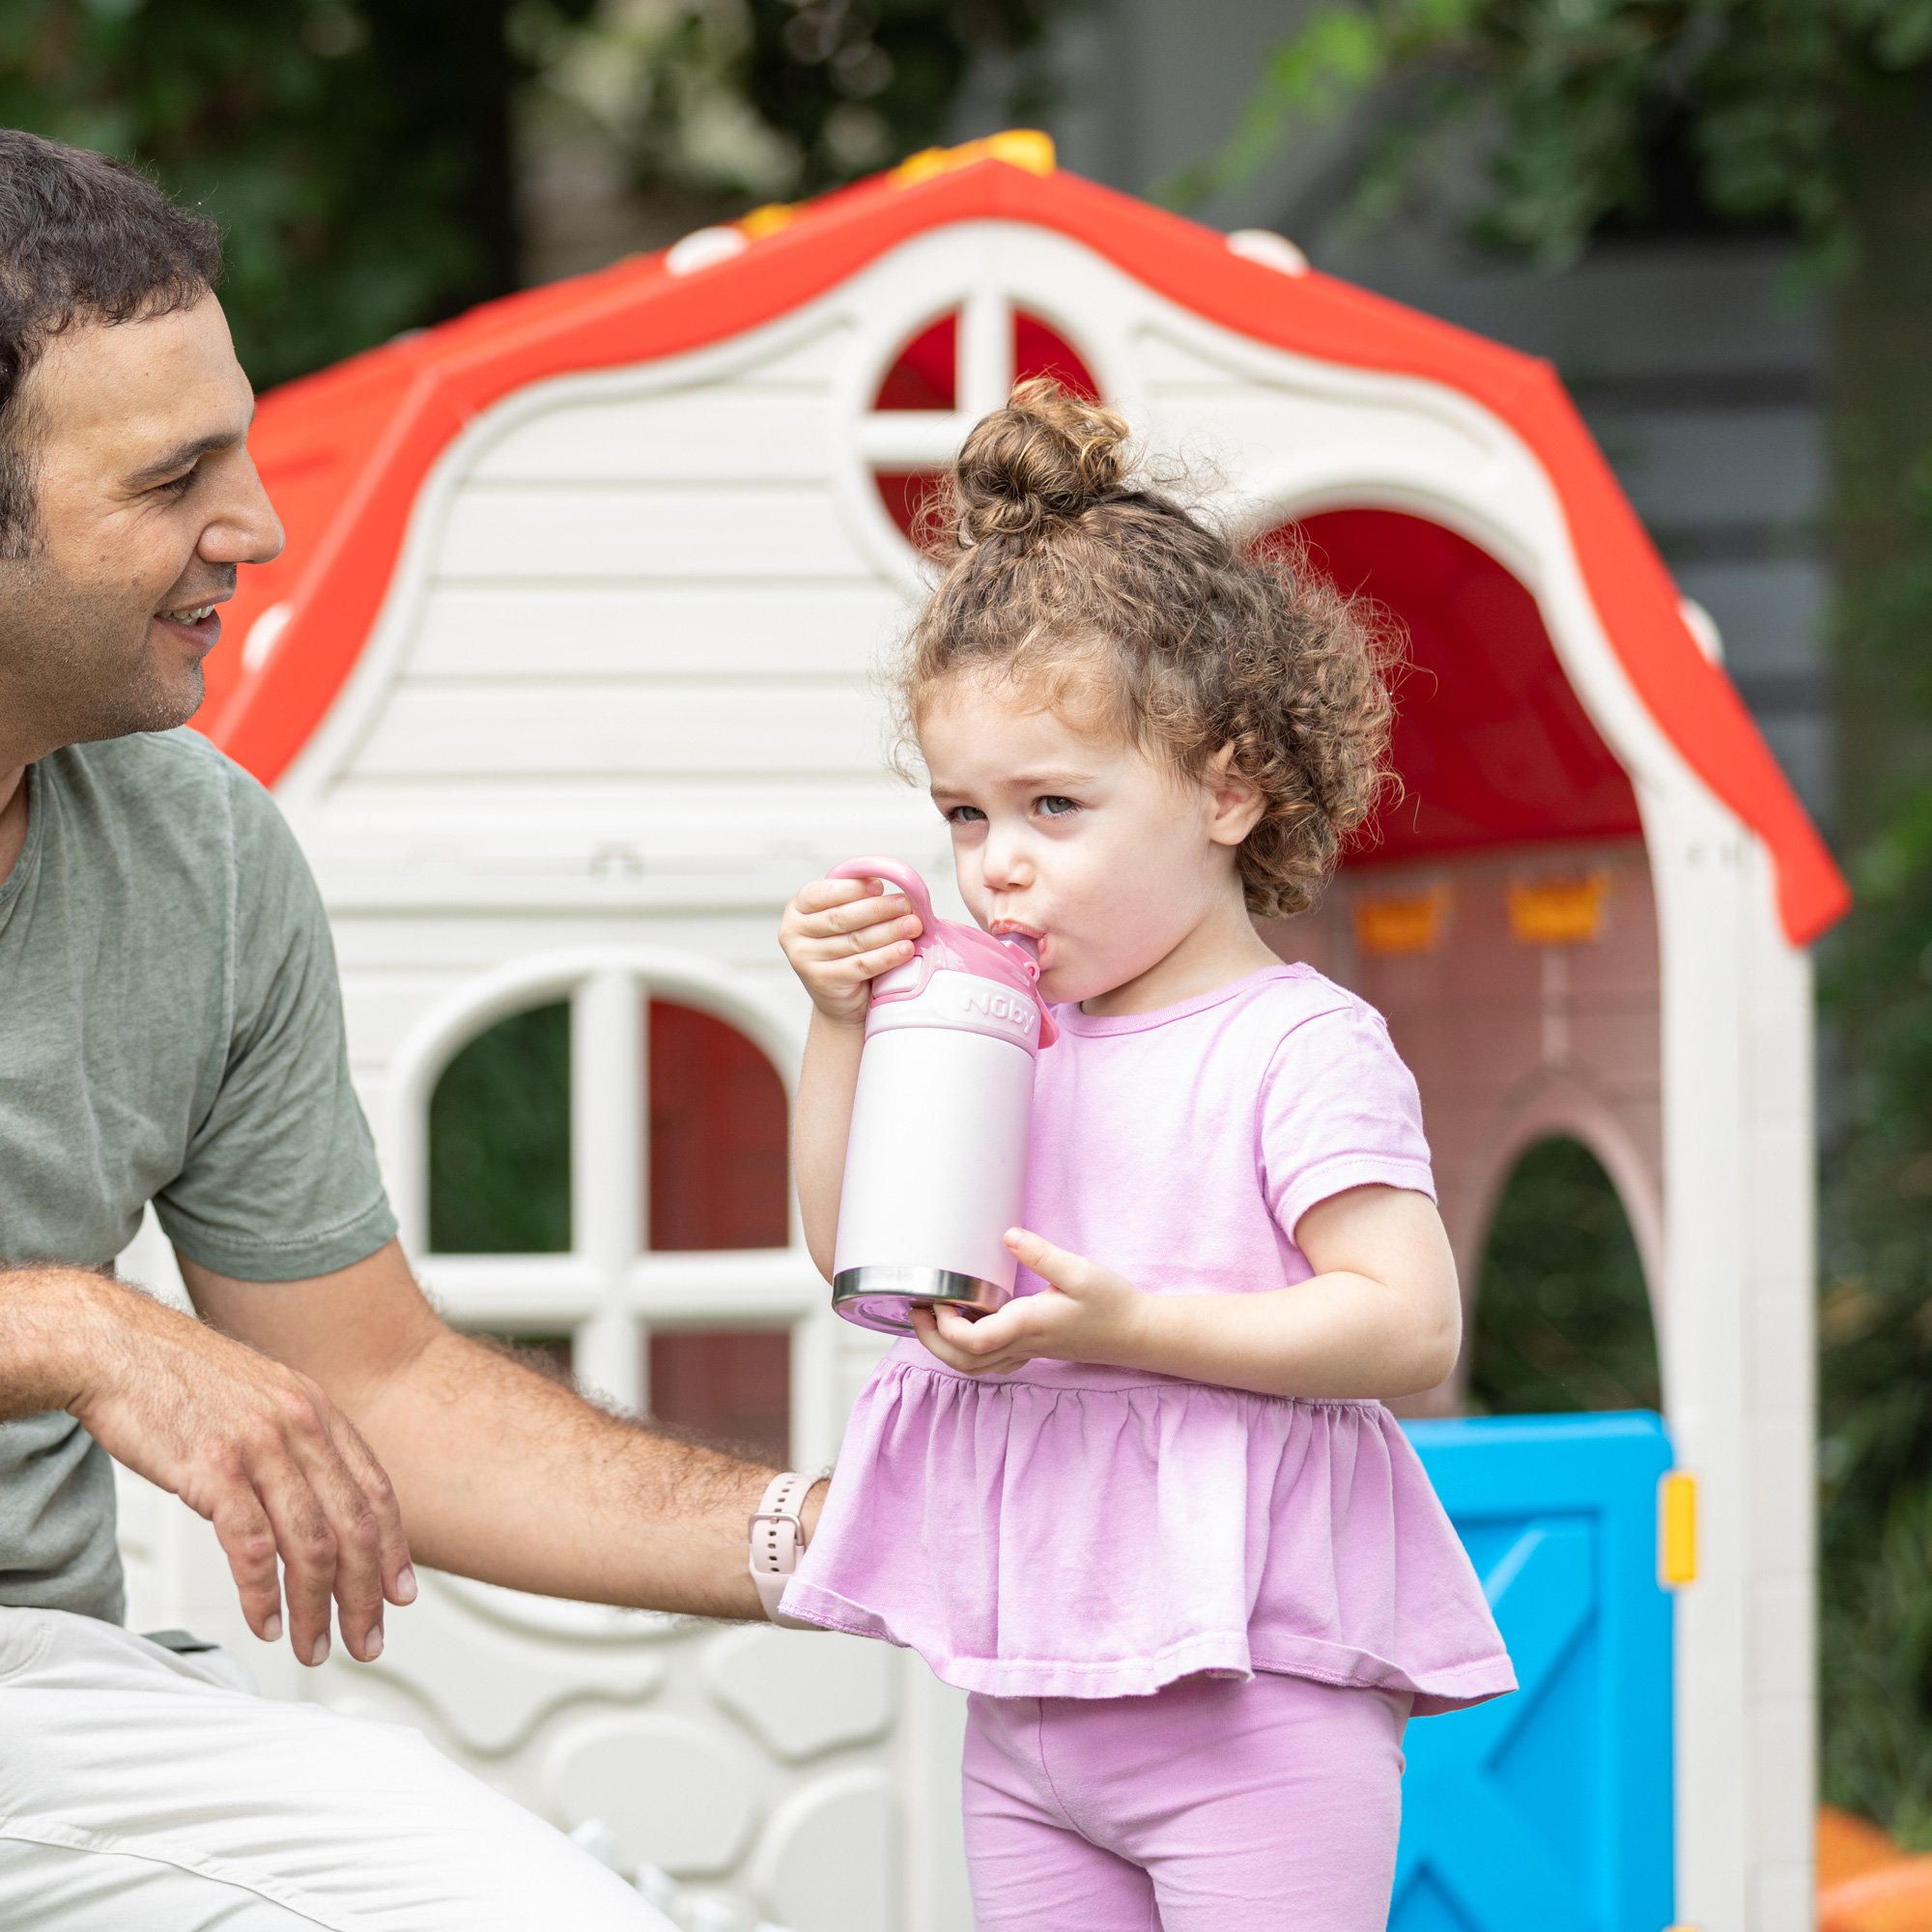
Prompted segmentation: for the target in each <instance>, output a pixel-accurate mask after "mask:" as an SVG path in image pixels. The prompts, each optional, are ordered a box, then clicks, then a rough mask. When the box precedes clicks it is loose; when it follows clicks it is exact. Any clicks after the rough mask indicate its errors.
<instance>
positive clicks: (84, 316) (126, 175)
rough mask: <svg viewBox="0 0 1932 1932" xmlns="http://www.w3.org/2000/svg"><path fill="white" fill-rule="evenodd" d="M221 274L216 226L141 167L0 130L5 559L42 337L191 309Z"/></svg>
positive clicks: (0, 503)
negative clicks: (27, 389) (31, 378)
mask: <svg viewBox="0 0 1932 1932" xmlns="http://www.w3.org/2000/svg"><path fill="white" fill-rule="evenodd" d="M220 279H221V235H220V231H219V230H218V229H217V228H216V227H215V225H214V223H213V222H212V221H210V220H208V219H207V218H206V217H205V216H203V215H199V214H196V213H192V212H191V211H190V210H188V209H185V208H181V207H179V206H177V205H176V204H175V203H174V202H172V201H170V200H169V199H168V197H167V196H166V195H165V194H163V193H162V192H161V190H160V189H159V188H157V187H156V185H155V184H154V183H153V182H151V181H150V180H149V179H148V178H147V176H146V175H144V174H142V173H141V172H140V170H139V169H138V168H133V167H130V166H128V163H127V162H126V161H117V160H115V159H114V158H113V157H112V156H108V155H97V154H95V153H94V152H92V150H90V149H87V148H70V147H68V146H66V145H65V144H64V143H62V142H59V141H49V140H45V139H43V137H42V136H41V135H39V134H29V133H27V132H25V131H24V130H22V129H21V128H0V559H9V558H14V557H17V556H19V555H21V554H23V553H24V552H25V551H26V550H27V549H28V548H29V547H30V546H31V543H32V539H33V533H34V464H33V429H34V425H33V423H32V421H31V420H30V419H29V418H30V416H31V411H30V409H29V408H28V406H27V399H26V398H25V397H24V396H23V394H22V388H23V385H24V384H25V382H26V378H27V375H28V373H29V372H30V371H31V370H32V368H33V366H34V364H35V363H36V362H38V361H39V360H40V358H41V355H42V354H43V351H44V350H45V348H46V346H47V343H48V342H49V340H51V339H52V338H53V337H54V336H56V335H59V334H60V333H61V332H62V331H63V330H65V329H68V328H71V327H74V325H75V324H76V323H79V324H95V323H116V322H139V321H144V320H146V319H147V318H148V317H150V316H156V315H166V314H168V313H169V312H170V311H172V310H175V309H183V308H191V307H192V306H193V305H194V304H195V303H196V302H198V301H199V300H200V299H201V298H202V297H203V296H205V295H207V294H208V293H209V291H210V290H211V289H213V287H214V285H215V284H216V282H218V281H219V280H220Z"/></svg>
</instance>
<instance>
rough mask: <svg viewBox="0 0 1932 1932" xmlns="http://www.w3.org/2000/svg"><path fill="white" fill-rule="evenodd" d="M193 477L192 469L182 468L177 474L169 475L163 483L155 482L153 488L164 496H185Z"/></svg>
mask: <svg viewBox="0 0 1932 1932" xmlns="http://www.w3.org/2000/svg"><path fill="white" fill-rule="evenodd" d="M194 477H195V472H194V471H193V470H192V469H184V470H183V471H182V473H181V474H180V475H179V476H170V477H169V478H168V480H167V481H166V482H165V483H156V485H155V488H156V490H158V491H159V492H160V493H161V495H162V496H164V497H185V496H186V494H187V489H188V485H189V484H190V483H192V482H193V481H194Z"/></svg>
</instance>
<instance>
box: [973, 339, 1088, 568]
mask: <svg viewBox="0 0 1932 1932" xmlns="http://www.w3.org/2000/svg"><path fill="white" fill-rule="evenodd" d="M1126 442H1127V426H1126V424H1125V423H1123V422H1122V420H1121V418H1120V417H1119V416H1117V415H1115V414H1114V413H1113V412H1112V411H1111V410H1103V409H1102V408H1100V406H1099V405H1098V404H1097V403H1090V402H1086V401H1084V400H1083V399H1082V398H1080V397H1078V396H1074V395H1069V394H1068V393H1067V391H1066V390H1065V389H1063V388H1062V387H1061V386H1060V384H1058V383H1056V382H1054V381H1053V380H1052V378H1050V377H1046V376H1036V377H1034V378H1033V379H1032V380H1031V381H1030V382H1025V383H1022V384H1019V386H1018V387H1017V388H1015V389H1014V391H1013V393H1012V400H1011V401H1010V402H1009V403H1008V405H1007V406H1006V408H1005V409H1003V410H995V411H993V412H992V413H991V414H990V415H985V416H981V417H980V420H979V421H978V422H977V423H975V424H974V425H973V429H972V432H971V434H970V435H969V436H968V437H967V439H966V441H965V444H964V446H963V447H962V448H961V449H960V451H959V460H958V462H957V463H956V464H954V466H953V470H952V485H953V495H954V505H955V528H956V530H957V533H958V537H959V541H960V542H961V543H962V544H977V543H983V542H984V541H985V540H986V539H987V538H988V537H1008V538H1014V539H1018V540H1020V541H1022V542H1024V541H1025V540H1026V539H1028V538H1030V537H1034V536H1037V535H1038V534H1039V533H1040V532H1041V531H1042V530H1044V529H1045V528H1047V526H1049V525H1051V524H1055V523H1069V522H1071V521H1072V520H1073V519H1074V518H1075V517H1077V516H1079V515H1080V513H1081V512H1082V511H1083V510H1085V509H1086V508H1087V507H1088V505H1089V504H1091V503H1094V502H1098V501H1100V500H1102V499H1103V498H1105V497H1112V496H1114V495H1116V494H1117V493H1118V492H1119V491H1120V488H1121V484H1122V478H1123V477H1124V476H1125V474H1126V469H1127V462H1126Z"/></svg>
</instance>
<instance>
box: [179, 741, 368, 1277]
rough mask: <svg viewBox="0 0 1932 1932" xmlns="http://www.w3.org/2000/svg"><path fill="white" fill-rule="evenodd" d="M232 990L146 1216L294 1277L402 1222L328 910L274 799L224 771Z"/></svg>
mask: <svg viewBox="0 0 1932 1932" xmlns="http://www.w3.org/2000/svg"><path fill="white" fill-rule="evenodd" d="M228 795H229V801H230V808H231V810H232V813H233V818H232V825H233V834H234V843H233V860H234V886H233V898H232V906H233V911H232V920H233V932H232V936H231V943H230V946H229V950H228V959H229V972H230V975H231V980H232V985H233V995H232V999H231V1001H230V1013H231V1018H230V1025H229V1029H228V1038H227V1042H226V1052H225V1057H224V1059H223V1061H222V1064H221V1065H220V1067H219V1069H218V1078H217V1081H216V1083H215V1085H214V1090H213V1102H212V1104H211V1105H210V1106H209V1108H208V1111H207V1113H206V1115H205V1116H204V1117H203V1118H202V1119H201V1120H200V1121H199V1122H197V1123H196V1124H195V1127H194V1131H193V1133H192V1135H191V1137H190V1139H189V1143H188V1149H187V1157H186V1159H185V1162H184V1164H183V1167H182V1172H181V1174H180V1176H179V1177H178V1178H177V1179H175V1180H174V1181H173V1182H172V1183H171V1184H170V1185H169V1186H168V1187H166V1188H165V1189H163V1190H162V1191H161V1192H160V1193H159V1194H157V1195H156V1198H155V1212H156V1216H157V1218H158V1219H159V1221H160V1223H161V1226H162V1228H163V1229H164V1230H165V1231H166V1233H167V1236H168V1238H169V1239H170V1240H172V1241H173V1242H174V1243H175V1244H176V1246H178V1247H179V1248H180V1249H181V1250H182V1251H183V1253H185V1254H186V1255H188V1256H190V1257H192V1259H194V1260H195V1261H197V1262H200V1263H201V1264H202V1265H203V1266H205V1267H211V1268H213V1269H214V1270H215V1271H216V1272H217V1273H220V1274H226V1275H232V1276H234V1277H235V1278H236V1279H237V1280H240V1281H299V1280H303V1279H305V1278H306V1277H308V1276H310V1275H317V1274H327V1273H328V1272H329V1271H330V1270H332V1269H335V1268H341V1267H348V1266H349V1265H350V1264H352V1263H355V1262H358V1261H361V1260H363V1259H364V1258H365V1257H366V1256H368V1255H372V1254H374V1253H375V1252H376V1250H377V1249H378V1248H380V1247H382V1246H383V1245H384V1242H386V1241H387V1240H389V1239H390V1237H391V1236H393V1235H394V1234H395V1232H396V1220H395V1216H394V1215H393V1214H392V1213H391V1212H390V1210H389V1203H388V1200H387V1197H386V1196H385V1195H384V1191H383V1181H382V1177H381V1175H380V1173H379V1172H378V1170H377V1166H376V1151H375V1147H374V1145H373V1143H372V1142H371V1140H370V1135H369V1126H368V1122H366V1121H365V1120H364V1119H363V1116H362V1109H361V1106H360V1104H359V1103H358V1102H357V1100H356V1097H355V1089H354V1087H353V1086H352V1085H351V1084H350V1078H349V1052H348V1042H347V1040H346V1039H345V1037H344V1035H343V1026H342V999H341V993H340V990H339V987H338V985H337V981H336V976H335V950H334V946H333V943H332V941H331V939H330V936H329V930H328V920H327V914H326V913H325V912H324V910H323V905H322V898H321V895H320V894H319V893H318V892H317V891H316V887H315V880H314V878H313V877H312V876H311V875H310V872H309V869H308V864H307V861H306V860H305V859H304V858H303V857H302V853H301V848H300V847H299V846H298V844H297V843H296V839H295V835H294V834H293V833H292V832H290V830H289V828H288V826H287V824H286V823H285V822H284V820H283V818H282V815H281V813H280V812H279V811H278V810H276V808H275V805H274V802H273V801H272V800H271V799H270V797H269V795H268V794H267V792H265V791H264V790H263V789H262V788H261V786H260V785H258V784H256V783H255V781H253V780H252V779H250V778H249V777H248V776H247V775H246V774H245V773H242V772H241V771H240V770H234V771H232V772H231V774H230V780H229V787H228Z"/></svg>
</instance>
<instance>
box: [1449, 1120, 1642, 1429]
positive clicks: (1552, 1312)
mask: <svg viewBox="0 0 1932 1932" xmlns="http://www.w3.org/2000/svg"><path fill="white" fill-rule="evenodd" d="M1469 1396H1470V1406H1471V1408H1472V1409H1474V1410H1477V1411H1479V1412H1487V1413H1489V1414H1492V1415H1544V1414H1549V1413H1554V1412H1557V1411H1561V1410H1570V1409H1619V1408H1650V1409H1656V1408H1661V1407H1662V1396H1661V1393H1660V1390H1659V1385H1658V1365H1657V1337H1656V1333H1655V1330H1654V1329H1653V1327H1652V1323H1651V1314H1650V1297H1649V1294H1648V1292H1647V1291H1646V1289H1645V1287H1644V1280H1643V1264H1642V1262H1641V1260H1640V1259H1639V1258H1638V1255H1637V1250H1636V1241H1635V1239H1634V1236H1632V1234H1631V1231H1630V1223H1629V1222H1628V1221H1627V1220H1626V1219H1625V1217H1624V1210H1623V1204H1622V1203H1621V1202H1620V1201H1619V1200H1618V1199H1617V1192H1616V1189H1615V1188H1614V1187H1613V1186H1612V1185H1611V1184H1610V1179H1609V1176H1608V1175H1606V1174H1605V1172H1604V1170H1603V1168H1602V1167H1601V1166H1600V1165H1599V1164H1598V1162H1597V1159H1596V1157H1595V1156H1594V1155H1593V1154H1592V1153H1591V1152H1590V1151H1589V1150H1588V1149H1587V1148H1584V1147H1582V1146H1580V1145H1579V1144H1578V1143H1577V1142H1576V1141H1573V1140H1562V1139H1555V1140H1547V1141H1539V1142H1538V1143H1537V1144H1536V1145H1535V1146H1534V1147H1532V1148H1531V1149H1530V1150H1529V1151H1527V1152H1526V1153H1525V1154H1524V1155H1523V1157H1522V1159H1521V1160H1520V1162H1519V1163H1518V1165H1517V1168H1516V1171H1515V1172H1514V1173H1513V1174H1512V1175H1511V1176H1510V1179H1509V1183H1508V1185H1507V1186H1506V1187H1505V1188H1504V1189H1503V1194H1502V1199H1501V1200H1500V1201H1498V1202H1497V1204H1496V1211H1495V1215H1494V1218H1493V1219H1492V1222H1491V1225H1490V1237H1489V1244H1488V1246H1487V1248H1486V1250H1485V1252H1484V1255H1483V1267H1482V1273H1481V1275H1480V1276H1479V1278H1478V1281H1477V1288H1476V1315H1475V1348H1474V1356H1473V1360H1472V1361H1471V1364H1470V1372H1469Z"/></svg>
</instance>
